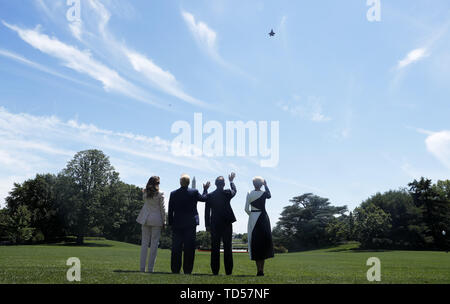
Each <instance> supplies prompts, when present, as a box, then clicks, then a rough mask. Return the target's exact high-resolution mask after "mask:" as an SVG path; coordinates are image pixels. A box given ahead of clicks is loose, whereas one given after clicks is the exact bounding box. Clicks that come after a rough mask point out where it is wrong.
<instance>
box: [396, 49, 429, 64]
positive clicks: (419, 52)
mask: <svg viewBox="0 0 450 304" xmlns="http://www.w3.org/2000/svg"><path fill="white" fill-rule="evenodd" d="M427 56H429V54H428V51H427V49H426V48H418V49H415V50H412V51H411V52H409V53H408V54H407V55H406V57H405V58H404V59H402V60H400V61H399V62H398V65H397V68H398V69H403V68H405V67H406V66H408V65H410V64H412V63H414V62H417V61H419V60H421V59H423V58H425V57H427Z"/></svg>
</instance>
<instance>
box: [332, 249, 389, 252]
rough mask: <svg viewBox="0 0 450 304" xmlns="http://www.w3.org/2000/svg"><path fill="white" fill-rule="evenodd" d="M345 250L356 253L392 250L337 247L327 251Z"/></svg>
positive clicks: (387, 250)
mask: <svg viewBox="0 0 450 304" xmlns="http://www.w3.org/2000/svg"><path fill="white" fill-rule="evenodd" d="M344 251H348V252H355V253H358V252H360V253H365V252H389V251H392V250H389V249H359V248H337V249H330V250H327V251H326V252H344Z"/></svg>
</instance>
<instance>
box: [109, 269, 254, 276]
mask: <svg viewBox="0 0 450 304" xmlns="http://www.w3.org/2000/svg"><path fill="white" fill-rule="evenodd" d="M113 272H116V273H141V272H140V271H139V270H121V269H116V270H113ZM143 273H145V274H172V275H184V274H183V273H182V272H180V273H173V272H164V271H155V272H143ZM188 276H194V277H200V276H206V277H216V276H215V275H213V274H212V273H192V274H188ZM219 276H220V275H219ZM230 277H238V278H249V277H254V276H253V275H245V274H238V275H231V276H230Z"/></svg>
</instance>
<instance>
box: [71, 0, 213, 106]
mask: <svg viewBox="0 0 450 304" xmlns="http://www.w3.org/2000/svg"><path fill="white" fill-rule="evenodd" d="M87 3H88V5H89V7H90V9H91V10H92V11H91V12H92V13H93V14H91V15H89V14H88V13H89V12H86V14H85V18H86V19H88V22H86V26H85V27H83V28H82V29H81V25H80V27H79V28H78V27H76V28H75V30H80V31H83V32H86V33H87V36H88V37H91V38H93V39H85V40H84V41H83V42H84V43H85V44H86V45H88V46H89V47H90V48H93V49H96V48H98V47H99V46H100V47H103V48H104V49H105V50H106V51H107V52H111V50H113V53H114V56H116V57H114V60H115V61H117V62H118V63H122V64H123V65H124V66H125V65H127V66H128V65H130V64H131V67H132V69H133V71H134V72H138V73H139V74H140V75H143V76H144V77H145V79H146V80H147V82H148V83H150V85H152V86H153V87H154V88H156V89H159V90H161V91H163V92H165V93H167V94H169V95H172V96H174V97H176V98H179V99H181V100H183V101H185V102H188V103H190V104H194V105H197V106H201V107H206V106H207V104H206V103H205V102H203V101H200V100H198V99H196V98H194V97H192V96H190V95H189V94H187V93H185V92H184V90H183V89H182V87H181V85H180V83H179V82H178V81H177V80H176V78H175V76H174V75H173V74H171V73H170V72H169V71H165V70H164V69H163V68H161V67H159V66H158V65H157V64H155V63H154V61H153V60H151V59H149V58H148V57H147V56H146V55H144V54H142V53H139V52H137V51H131V50H130V48H129V47H128V46H127V45H126V43H125V42H123V41H120V42H119V41H118V40H117V39H116V38H115V37H114V35H113V34H112V33H110V31H109V30H108V24H109V21H110V19H111V13H110V11H109V10H108V9H107V8H106V7H105V5H103V4H102V3H101V2H100V1H97V0H89V1H87ZM109 4H111V5H119V3H109ZM122 5H123V3H122V4H120V6H122ZM115 9H116V10H118V8H117V7H116V8H115ZM92 21H95V22H92ZM94 25H95V26H94ZM71 30H72V33H73V34H74V36H75V37H77V35H82V34H83V33H76V32H74V30H73V29H71ZM96 33H98V35H96ZM101 44H103V46H102V45H101ZM123 59H125V60H123ZM128 72H129V71H128ZM140 75H139V78H140V77H141V76H140Z"/></svg>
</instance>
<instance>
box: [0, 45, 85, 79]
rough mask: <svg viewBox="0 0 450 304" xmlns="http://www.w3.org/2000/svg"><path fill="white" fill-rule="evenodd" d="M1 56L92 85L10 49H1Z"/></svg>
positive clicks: (60, 76)
mask: <svg viewBox="0 0 450 304" xmlns="http://www.w3.org/2000/svg"><path fill="white" fill-rule="evenodd" d="M0 56H3V57H6V58H9V59H13V60H15V61H17V62H20V63H22V64H25V65H27V66H30V67H32V68H34V69H36V70H39V71H41V72H45V73H47V74H50V75H53V76H56V77H59V78H63V79H66V80H70V81H72V82H75V83H78V84H81V85H84V86H89V87H92V86H91V85H90V84H88V83H86V82H83V81H80V80H78V79H75V78H72V77H69V76H66V75H64V74H61V73H58V72H56V71H54V70H53V69H50V68H48V67H46V66H44V65H42V64H39V63H37V62H34V61H31V60H29V59H27V58H25V57H23V56H21V55H19V54H16V53H13V52H10V51H7V50H2V49H0Z"/></svg>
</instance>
